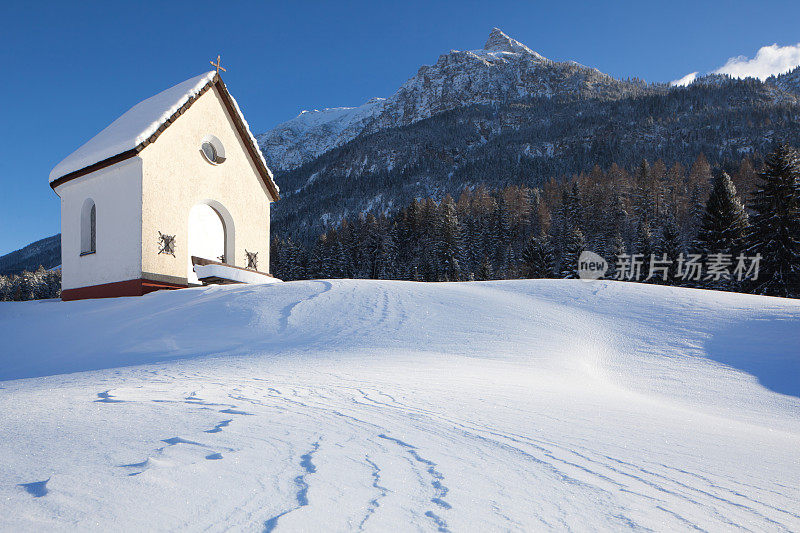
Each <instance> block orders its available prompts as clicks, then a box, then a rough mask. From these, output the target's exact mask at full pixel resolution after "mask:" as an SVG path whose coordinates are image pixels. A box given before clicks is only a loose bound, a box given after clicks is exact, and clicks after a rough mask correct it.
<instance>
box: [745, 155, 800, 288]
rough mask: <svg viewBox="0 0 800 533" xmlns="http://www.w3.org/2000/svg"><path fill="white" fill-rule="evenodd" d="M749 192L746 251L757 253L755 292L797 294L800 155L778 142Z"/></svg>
mask: <svg viewBox="0 0 800 533" xmlns="http://www.w3.org/2000/svg"><path fill="white" fill-rule="evenodd" d="M759 178H760V183H759V185H758V188H757V190H756V192H755V194H754V196H753V201H752V206H751V207H752V209H753V212H754V213H753V216H752V217H751V219H750V222H751V224H752V226H751V231H750V248H749V249H748V252H749V253H750V255H755V254H761V261H760V271H759V275H758V279H757V280H755V281H754V282H753V284H752V285H753V288H754V290H755V291H756V292H757V293H758V294H770V295H775V296H793V295H794V296H798V295H800V155H798V153H797V151H796V150H795V149H793V148H791V147H789V146H788V145H781V146H779V147H778V148H777V149H776V150H775V151H774V152H772V153H771V154H770V155H769V156H768V157H767V158H766V160H765V161H764V170H763V171H762V172H761V173H759Z"/></svg>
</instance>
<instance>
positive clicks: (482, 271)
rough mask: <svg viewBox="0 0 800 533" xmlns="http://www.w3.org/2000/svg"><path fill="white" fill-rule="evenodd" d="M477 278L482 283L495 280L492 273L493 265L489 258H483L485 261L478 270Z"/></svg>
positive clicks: (482, 261)
mask: <svg viewBox="0 0 800 533" xmlns="http://www.w3.org/2000/svg"><path fill="white" fill-rule="evenodd" d="M477 278H478V279H479V280H481V281H488V280H490V279H494V275H493V273H492V263H491V261H489V258H488V257H487V256H485V255H484V256H483V260H481V265H480V267H479V268H478V275H477Z"/></svg>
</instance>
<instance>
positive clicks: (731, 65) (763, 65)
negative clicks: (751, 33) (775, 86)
mask: <svg viewBox="0 0 800 533" xmlns="http://www.w3.org/2000/svg"><path fill="white" fill-rule="evenodd" d="M798 65H800V43H797V44H795V45H789V46H778V45H777V44H773V45H770V46H762V47H761V48H760V49H759V51H758V52H757V53H756V56H755V57H754V58H752V59H748V58H747V57H745V56H738V57H732V58H730V59H728V61H727V62H726V63H725V64H724V65H722V66H721V67H719V68H718V69H715V70H712V71H711V73H712V74H728V75H730V76H731V77H734V78H758V79H760V80H765V79H767V78H769V77H770V76H772V75H775V74H783V73H784V72H789V71H790V70H792V69H793V68H795V67H797V66H798ZM696 77H697V72H693V73H691V74H687V75H686V76H684V77H683V78H681V79H679V80H675V81H673V82H671V83H670V85H688V84H690V83H692V82H693V81H694V80H695V78H696Z"/></svg>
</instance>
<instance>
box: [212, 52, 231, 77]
mask: <svg viewBox="0 0 800 533" xmlns="http://www.w3.org/2000/svg"><path fill="white" fill-rule="evenodd" d="M219 59H220V56H217V62H216V63H214V62H213V61H209V63H211V64H212V65H213V66H215V67H217V74H219V71H220V70H221V71H222V72H228V71H227V70H225V69H224V68H222V67H221V66H220V60H219Z"/></svg>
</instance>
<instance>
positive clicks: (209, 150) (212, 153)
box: [202, 141, 217, 163]
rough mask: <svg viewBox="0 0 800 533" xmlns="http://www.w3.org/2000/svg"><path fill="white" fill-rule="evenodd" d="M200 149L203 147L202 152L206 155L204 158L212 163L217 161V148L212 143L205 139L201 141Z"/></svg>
mask: <svg viewBox="0 0 800 533" xmlns="http://www.w3.org/2000/svg"><path fill="white" fill-rule="evenodd" d="M202 149H203V154H204V155H205V156H206V159H208V160H209V161H211V162H212V163H216V162H217V150H216V148H214V145H213V144H211V143H210V142H208V141H206V142H204V143H203V146H202Z"/></svg>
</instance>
